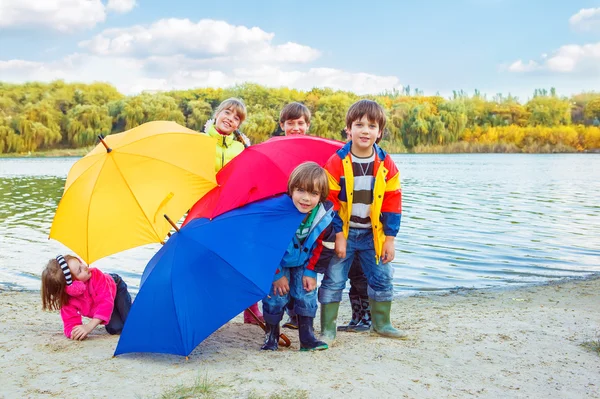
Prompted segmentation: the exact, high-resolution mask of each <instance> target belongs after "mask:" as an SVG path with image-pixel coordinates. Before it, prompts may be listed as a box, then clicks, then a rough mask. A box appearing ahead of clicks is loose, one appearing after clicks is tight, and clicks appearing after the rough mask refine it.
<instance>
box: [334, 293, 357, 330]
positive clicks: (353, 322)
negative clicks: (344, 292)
mask: <svg viewBox="0 0 600 399" xmlns="http://www.w3.org/2000/svg"><path fill="white" fill-rule="evenodd" d="M348 298H350V308H351V309H352V319H351V320H350V322H349V323H348V325H346V326H339V327H338V328H337V330H338V331H356V330H354V329H353V327H355V326H356V325H357V324H358V323H360V321H361V312H362V305H361V302H360V296H358V295H350V294H348Z"/></svg>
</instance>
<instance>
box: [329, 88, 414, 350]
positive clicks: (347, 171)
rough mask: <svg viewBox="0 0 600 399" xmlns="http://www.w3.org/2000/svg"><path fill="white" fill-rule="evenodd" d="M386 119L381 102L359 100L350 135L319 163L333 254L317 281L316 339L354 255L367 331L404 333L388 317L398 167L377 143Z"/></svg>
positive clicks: (332, 313) (332, 315) (332, 331)
mask: <svg viewBox="0 0 600 399" xmlns="http://www.w3.org/2000/svg"><path fill="white" fill-rule="evenodd" d="M385 124H386V117H385V112H384V110H383V108H382V107H381V106H380V105H379V104H377V103H376V102H375V101H371V100H360V101H358V102H356V103H354V104H353V105H352V106H351V107H350V109H349V110H348V113H347V114H346V131H347V132H348V135H349V137H350V139H351V141H349V142H348V143H347V144H346V145H345V146H344V147H342V148H341V149H340V150H338V151H337V152H336V153H335V154H334V155H332V156H331V158H330V159H329V160H328V161H327V164H326V165H325V170H326V171H327V175H328V179H329V189H330V191H329V197H328V199H329V200H330V201H332V202H333V204H334V209H335V210H336V216H335V218H334V220H333V227H334V230H335V233H336V239H335V254H336V256H335V257H334V258H333V259H332V261H331V263H330V264H329V266H328V267H327V271H326V272H325V276H324V278H323V281H322V282H321V287H320V288H319V302H320V303H321V339H323V340H324V341H325V342H328V343H332V342H333V341H334V340H335V335H336V319H337V315H338V310H339V306H340V301H341V299H342V291H343V289H344V287H345V286H346V280H347V279H348V271H349V269H350V266H351V264H352V261H353V260H354V258H355V257H358V258H359V259H360V262H361V264H362V267H363V270H364V272H365V275H366V276H367V281H368V284H369V287H368V293H369V302H370V305H371V313H372V327H371V331H372V332H375V333H377V334H378V335H381V336H384V337H388V338H400V339H404V338H406V336H407V335H406V333H405V332H403V331H400V330H397V329H395V328H394V327H393V326H392V325H391V322H390V311H391V303H392V299H393V287H392V276H393V268H392V266H391V264H390V262H391V261H392V260H393V259H394V256H395V249H394V238H395V237H396V234H398V230H399V229H400V218H401V213H402V193H401V190H400V173H399V172H398V168H397V167H396V165H395V164H394V161H393V160H392V159H391V157H390V156H389V155H388V154H387V153H386V152H385V151H384V150H383V149H381V147H379V146H378V145H377V143H378V142H379V141H380V140H381V136H382V134H383V130H384V128H385Z"/></svg>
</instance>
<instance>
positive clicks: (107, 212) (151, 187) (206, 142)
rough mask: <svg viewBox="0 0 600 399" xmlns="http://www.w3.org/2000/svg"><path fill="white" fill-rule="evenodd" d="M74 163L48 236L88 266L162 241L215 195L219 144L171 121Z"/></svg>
mask: <svg viewBox="0 0 600 399" xmlns="http://www.w3.org/2000/svg"><path fill="white" fill-rule="evenodd" d="M101 141H102V142H101V143H100V144H98V145H97V146H96V147H95V148H94V149H93V150H92V151H90V152H89V153H88V154H87V155H86V156H85V157H83V158H81V159H80V160H79V161H77V162H76V163H75V164H74V165H73V167H72V168H71V170H70V171H69V174H68V176H67V181H66V183H65V191H64V193H63V196H62V199H61V200H60V203H59V204H58V209H57V210H56V214H55V215H54V221H53V222H52V227H51V229H50V238H54V239H55V240H58V241H60V242H62V243H63V244H65V245H66V246H67V247H69V248H70V249H71V250H73V251H74V252H75V253H76V254H77V255H79V256H80V257H81V258H82V259H83V260H85V261H86V262H87V263H91V262H94V261H96V260H98V259H100V258H102V257H104V256H108V255H111V254H114V253H117V252H119V251H123V250H125V249H129V248H133V247H137V246H139V245H144V244H149V243H153V242H162V240H163V239H164V238H165V236H166V235H167V233H168V232H169V230H170V229H171V225H170V224H169V222H168V221H167V220H166V219H165V218H164V217H163V215H168V216H169V217H171V218H172V219H174V220H179V218H181V216H183V214H184V213H185V212H186V211H187V210H188V209H190V208H191V206H192V205H193V204H194V203H195V202H196V201H197V200H198V199H199V198H200V197H202V196H203V195H204V194H206V193H207V192H208V191H210V190H211V189H212V188H214V187H215V186H216V185H217V184H216V179H215V157H216V140H215V139H213V138H211V137H209V136H207V135H204V134H199V133H197V132H194V131H193V130H190V129H188V128H186V127H183V126H180V125H178V124H177V123H175V122H166V121H157V122H148V123H145V124H143V125H141V126H138V127H136V128H133V129H131V130H128V131H126V132H123V133H119V134H114V135H111V136H108V137H106V138H105V139H103V140H102V138H101Z"/></svg>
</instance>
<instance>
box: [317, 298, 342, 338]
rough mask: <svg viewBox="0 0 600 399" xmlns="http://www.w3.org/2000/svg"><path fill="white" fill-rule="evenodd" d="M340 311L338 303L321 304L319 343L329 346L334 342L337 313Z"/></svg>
mask: <svg viewBox="0 0 600 399" xmlns="http://www.w3.org/2000/svg"><path fill="white" fill-rule="evenodd" d="M339 310H340V303H339V302H331V303H322V304H321V336H320V339H321V341H325V343H326V344H327V345H329V346H331V345H332V344H333V341H335V333H336V328H335V324H336V322H337V316H338V311H339Z"/></svg>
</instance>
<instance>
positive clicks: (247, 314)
mask: <svg viewBox="0 0 600 399" xmlns="http://www.w3.org/2000/svg"><path fill="white" fill-rule="evenodd" d="M248 309H250V310H251V311H253V312H254V314H255V315H256V316H257V317H258V318H259V319H260V321H262V322H263V323H264V322H265V319H264V318H263V315H262V313H261V312H260V309H258V303H255V304H254V305H252V306H250V307H249V308H248ZM248 309H246V310H244V324H258V322H257V321H256V320H255V319H254V317H252V315H251V314H250V312H248Z"/></svg>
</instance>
